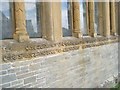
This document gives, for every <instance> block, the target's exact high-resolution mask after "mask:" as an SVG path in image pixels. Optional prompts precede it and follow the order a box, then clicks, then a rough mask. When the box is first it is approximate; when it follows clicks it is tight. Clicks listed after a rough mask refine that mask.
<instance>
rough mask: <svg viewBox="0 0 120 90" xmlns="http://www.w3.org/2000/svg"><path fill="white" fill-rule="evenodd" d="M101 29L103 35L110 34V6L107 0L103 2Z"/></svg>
mask: <svg viewBox="0 0 120 90" xmlns="http://www.w3.org/2000/svg"><path fill="white" fill-rule="evenodd" d="M103 16H104V17H103V31H104V36H110V8H109V0H106V2H103Z"/></svg>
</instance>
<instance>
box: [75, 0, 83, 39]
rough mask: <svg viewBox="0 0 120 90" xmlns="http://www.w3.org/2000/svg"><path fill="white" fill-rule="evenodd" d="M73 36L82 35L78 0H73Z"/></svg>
mask: <svg viewBox="0 0 120 90" xmlns="http://www.w3.org/2000/svg"><path fill="white" fill-rule="evenodd" d="M73 36H74V37H77V38H79V37H82V33H81V30H80V5H79V0H78V1H76V2H73Z"/></svg>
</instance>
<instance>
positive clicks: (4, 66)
mask: <svg viewBox="0 0 120 90" xmlns="http://www.w3.org/2000/svg"><path fill="white" fill-rule="evenodd" d="M0 67H1V69H2V70H7V69H9V68H11V64H10V63H7V64H3V65H0Z"/></svg>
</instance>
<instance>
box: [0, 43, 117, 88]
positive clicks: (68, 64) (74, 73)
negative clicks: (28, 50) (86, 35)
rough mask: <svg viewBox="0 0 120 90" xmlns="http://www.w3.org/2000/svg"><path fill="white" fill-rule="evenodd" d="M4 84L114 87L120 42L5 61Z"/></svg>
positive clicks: (55, 86)
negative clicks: (119, 44)
mask: <svg viewBox="0 0 120 90" xmlns="http://www.w3.org/2000/svg"><path fill="white" fill-rule="evenodd" d="M0 67H1V68H2V70H1V71H0V80H2V82H0V87H3V88H4V87H5V88H23V87H24V88H31V87H34V88H41V87H42V88H43V87H44V88H49V87H50V88H91V87H92V88H94V87H111V86H112V85H114V84H115V81H117V75H118V43H114V44H108V45H103V46H98V47H93V48H87V49H83V50H75V51H71V52H66V53H60V54H56V55H50V56H45V57H40V58H35V59H32V60H24V61H16V62H9V63H4V64H1V65H0Z"/></svg>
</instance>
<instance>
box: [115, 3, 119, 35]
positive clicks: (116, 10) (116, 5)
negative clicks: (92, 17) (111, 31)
mask: <svg viewBox="0 0 120 90" xmlns="http://www.w3.org/2000/svg"><path fill="white" fill-rule="evenodd" d="M115 17H116V18H115V20H116V33H117V35H118V2H115Z"/></svg>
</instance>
